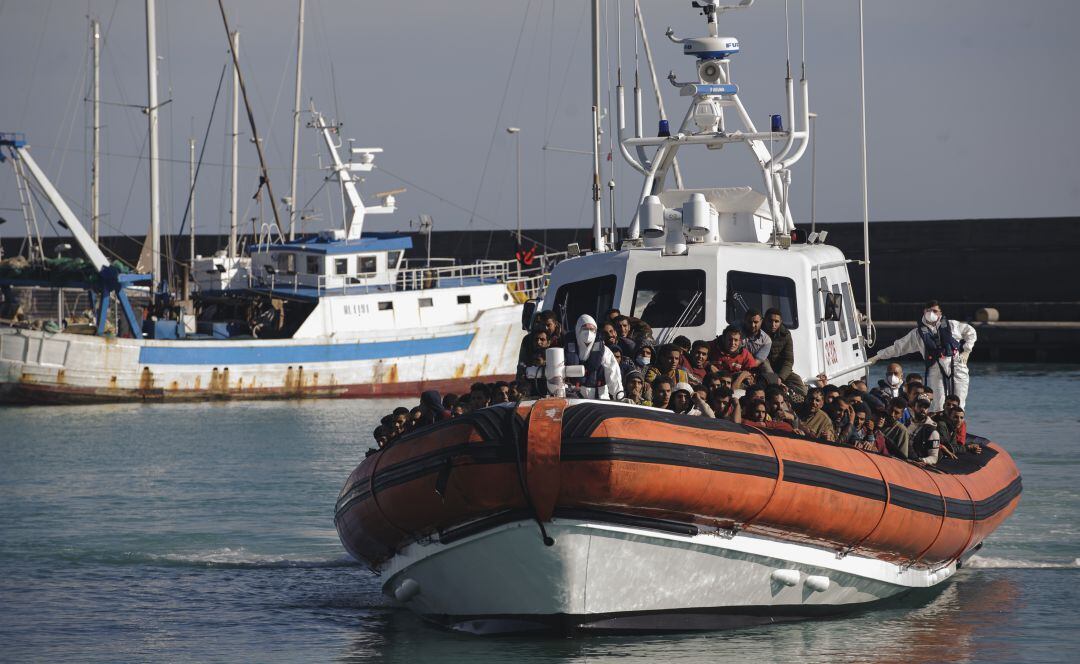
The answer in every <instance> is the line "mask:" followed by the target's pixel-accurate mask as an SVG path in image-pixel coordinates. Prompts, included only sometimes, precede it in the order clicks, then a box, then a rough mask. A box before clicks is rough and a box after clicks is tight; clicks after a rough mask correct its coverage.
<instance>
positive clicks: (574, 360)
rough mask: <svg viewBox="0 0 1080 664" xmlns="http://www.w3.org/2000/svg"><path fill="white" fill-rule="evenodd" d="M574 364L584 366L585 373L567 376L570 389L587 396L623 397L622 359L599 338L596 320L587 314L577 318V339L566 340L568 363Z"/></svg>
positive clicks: (575, 335) (575, 331)
mask: <svg viewBox="0 0 1080 664" xmlns="http://www.w3.org/2000/svg"><path fill="white" fill-rule="evenodd" d="M574 364H580V365H583V366H584V367H585V376H584V377H582V378H567V379H566V385H567V387H568V388H569V391H570V393H575V392H576V393H577V395H579V396H581V397H582V398H584V399H611V400H614V401H618V400H621V399H622V397H623V384H622V371H620V370H619V363H618V362H617V361H616V360H615V355H614V354H613V353H612V352H611V351H610V350H608V348H607V346H605V345H604V344H603V343H602V342H600V341H598V340H597V339H596V321H595V320H594V319H593V317H592V316H590V315H588V314H582V315H581V316H580V317H579V318H578V319H577V324H576V325H575V326H574V341H571V342H570V343H568V344H566V365H567V366H571V365H574Z"/></svg>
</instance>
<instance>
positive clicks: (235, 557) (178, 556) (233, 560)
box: [72, 546, 359, 569]
mask: <svg viewBox="0 0 1080 664" xmlns="http://www.w3.org/2000/svg"><path fill="white" fill-rule="evenodd" d="M72 553H74V552H72ZM73 557H77V558H78V559H79V560H80V561H83V562H85V561H87V560H92V561H95V562H99V563H104V564H111V565H150V566H163V567H197V568H236V569H275V568H309V569H330V568H335V567H356V566H358V565H359V563H357V562H356V561H355V560H353V559H352V558H351V557H349V556H348V555H337V556H326V557H312V558H305V557H304V556H301V555H293V554H260V553H254V552H251V551H248V550H247V549H245V548H244V547H242V546H241V547H237V548H235V549H234V548H231V547H227V546H226V547H221V548H218V549H211V550H208V551H194V552H189V553H143V552H136V551H124V552H115V553H112V552H110V553H100V554H98V555H93V554H90V555H87V554H85V553H79V554H75V555H74V556H73Z"/></svg>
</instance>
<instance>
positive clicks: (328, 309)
mask: <svg viewBox="0 0 1080 664" xmlns="http://www.w3.org/2000/svg"><path fill="white" fill-rule="evenodd" d="M153 5H154V2H153V0H147V25H148V34H149V35H152V34H153V32H154V27H153V23H154V21H153ZM301 12H302V9H301ZM223 18H224V11H223ZM302 25H303V21H302V13H301V35H302ZM226 30H227V31H228V24H227V22H226ZM153 44H154V40H153V39H152V38H148V40H147V48H148V63H149V65H148V67H149V71H150V76H149V88H150V95H149V96H150V99H151V103H150V108H151V109H155V110H152V112H149V115H150V116H151V120H150V137H151V140H150V144H151V155H150V166H151V169H152V170H151V203H152V211H151V221H152V223H151V232H150V236H149V237H150V238H151V241H152V242H151V243H148V245H147V246H148V247H153V248H152V249H151V251H150V252H149V254H148V260H147V263H149V264H150V271H151V274H150V275H147V274H135V273H130V272H128V271H126V270H124V269H122V267H121V266H117V265H113V264H112V263H111V262H110V261H109V260H108V259H107V258H106V256H105V254H104V253H103V252H102V250H101V248H100V247H99V246H98V245H97V243H96V242H95V240H94V238H93V237H92V236H91V235H90V234H89V233H88V232H87V231H86V229H85V228H84V226H83V224H82V223H81V222H80V220H79V219H78V218H77V217H76V215H75V214H74V212H72V210H71V208H70V207H69V206H68V205H67V203H66V202H65V201H64V200H63V197H62V196H61V195H60V193H59V191H58V190H57V188H56V187H55V186H53V184H52V183H51V182H50V181H49V178H48V176H47V175H46V174H45V173H44V171H43V170H42V169H41V168H40V167H39V166H38V164H37V163H36V161H35V160H34V158H33V155H32V154H31V151H30V146H29V145H28V143H27V139H26V137H25V136H24V135H22V134H15V133H13V134H3V135H0V152H2V153H6V157H7V158H10V159H11V160H12V161H13V163H14V164H15V165H16V168H15V172H16V174H17V176H19V178H20V192H21V191H23V189H24V188H26V189H29V188H30V187H33V188H35V189H36V190H37V191H39V192H40V193H41V195H42V196H43V198H44V199H46V200H48V201H49V203H51V205H52V206H53V207H54V208H55V209H56V211H57V213H58V214H59V216H60V218H61V219H62V222H61V223H62V225H63V226H64V227H65V228H68V229H69V230H70V231H71V233H72V236H73V238H74V240H75V242H76V243H77V244H78V247H79V248H80V249H81V250H82V252H83V254H84V255H85V257H86V261H87V264H86V265H85V266H83V269H81V270H76V271H75V272H76V273H75V274H66V275H61V276H58V275H57V274H56V273H55V272H52V273H50V271H49V270H47V269H45V267H46V266H45V265H44V264H43V263H44V262H45V261H44V257H43V256H42V257H41V259H42V260H41V261H39V262H40V263H42V264H39V265H32V266H30V267H29V269H26V270H16V271H15V272H14V274H7V273H5V274H3V275H0V277H3V278H0V285H3V286H4V299H5V302H4V308H5V309H6V310H9V311H10V312H11V317H10V318H8V319H4V320H0V401H8V402H19V403H30V404H37V403H80V402H103V401H124V400H163V401H174V400H201V399H258V398H297V397H303V398H309V397H367V396H405V395H413V394H416V393H417V392H418V391H421V390H425V389H439V390H443V391H454V392H458V391H465V390H467V389H468V386H469V385H470V384H471V383H472V382H474V381H476V380H488V381H491V380H500V379H501V380H512V379H513V378H514V374H515V370H516V366H517V357H518V350H519V344H520V340H521V338H522V336H523V333H522V331H521V330H520V324H521V316H522V312H523V303H524V302H525V301H526V300H528V299H530V298H534V297H536V296H538V295H539V294H540V293H541V292H542V290H543V287H544V284H545V282H546V276H547V273H548V271H549V270H550V267H551V265H553V264H554V262H555V261H557V259H558V257H559V256H558V255H555V254H544V255H535V256H530V259H529V263H528V264H523V263H522V262H521V261H519V260H516V259H510V260H485V261H478V262H475V263H472V264H467V265H461V264H458V263H457V261H456V260H454V259H452V258H438V257H436V258H431V256H430V232H429V233H428V244H429V247H428V256H427V257H426V258H425V259H409V258H407V257H406V252H407V251H408V250H409V249H410V248H412V237H411V236H410V235H408V234H404V233H378V232H370V231H366V230H365V229H364V222H365V219H366V218H367V217H368V216H369V215H376V214H390V213H393V212H394V211H395V209H396V200H395V195H396V194H399V193H401V190H395V191H389V192H383V193H381V194H376V195H375V198H376V199H377V203H376V204H374V205H372V204H368V203H367V202H365V200H364V198H363V197H362V196H361V193H360V185H361V183H362V182H363V180H362V177H363V176H365V175H366V174H368V173H370V172H372V171H373V170H375V168H376V165H375V160H376V158H377V157H378V155H379V154H380V153H382V149H381V148H377V147H372V148H360V147H353V146H352V144H351V143H350V144H349V146H348V147H347V148H344V147H343V141H342V139H341V137H340V135H339V134H340V125H338V124H335V123H332V122H330V121H328V120H327V119H326V118H324V117H323V116H322V114H320V113H319V112H318V111H317V110H316V109H315V108H314V106H312V107H311V109H310V114H309V115H310V118H311V121H310V125H309V126H310V127H311V128H312V129H313V130H314V131H315V132H317V133H318V135H319V136H320V140H321V142H323V143H324V145H325V147H326V150H327V155H328V157H329V166H328V169H327V170H328V180H330V181H333V182H336V183H337V184H338V186H339V187H340V189H341V198H342V207H343V215H342V224H341V227H339V228H329V229H326V230H323V231H320V232H318V233H309V234H302V235H299V236H295V235H294V234H293V233H292V231H291V229H290V230H289V231H288V232H287V233H286V232H285V229H284V228H282V227H279V228H278V229H277V233H276V235H275V232H274V230H273V229H272V228H270V226H269V225H266V229H265V230H264V232H262V233H260V236H259V240H258V241H257V242H256V243H254V244H253V245H252V246H250V247H249V248H248V251H247V254H248V255H242V254H241V252H240V251H239V250H238V248H237V246H236V219H235V216H236V215H235V210H236V208H237V204H236V200H235V198H236V177H235V173H236V169H235V163H236V157H235V154H236V153H235V147H236V146H235V136H236V135H237V134H238V129H237V126H236V118H237V116H238V103H239V102H238V98H239V92H240V91H243V79H242V78H241V76H240V69H239V66H238V61H237V59H236V35H235V33H230V46H231V48H232V53H233V65H234V85H233V92H234V94H233V114H232V115H233V131H232V134H233V136H234V146H233V165H234V167H233V187H232V190H233V199H234V200H233V204H232V209H233V215H232V216H233V220H232V232H231V236H230V242H229V247H228V250H227V251H226V250H223V251H221V252H218V253H217V254H215V255H213V256H206V257H200V256H194V251H192V254H193V256H192V261H191V263H190V277H191V278H190V283H191V285H192V286H193V289H194V293H193V295H192V296H191V297H190V298H183V299H184V303H185V304H186V305H187V306H179V303H178V302H177V300H180V299H181V298H180V297H177V296H173V295H170V294H168V293H165V292H164V291H163V290H162V289H160V288H159V276H158V271H159V269H160V258H159V257H160V245H159V244H158V242H159V240H158V237H159V234H158V232H157V223H156V219H157V214H156V207H154V206H156V200H157V195H156V191H157V190H156V178H155V176H154V172H155V171H154V169H156V158H155V155H154V150H155V147H154V146H156V144H157V138H156V127H157V125H156V120H155V119H154V115H155V114H156V102H154V101H153V100H155V99H156V76H155V75H154V71H155V68H156V61H157V58H156V54H155V52H154V51H153V48H154V46H153ZM298 61H299V58H298ZM298 66H299V65H298ZM298 76H299V71H298ZM297 85H298V89H299V79H298V82H297ZM297 94H298V95H299V93H297ZM298 99H299V97H298ZM245 103H246V95H245ZM248 110H249V112H248V115H249V118H250V117H251V114H250V109H248ZM297 118H299V113H297ZM252 131H253V133H254V132H255V128H254V125H252ZM255 135H256V136H257V134H255ZM253 142H254V143H255V145H256V146H257V147H258V146H259V143H260V141H259V140H255V141H253ZM343 150H347V153H346V154H344V155H342V152H343ZM259 156H260V163H261V164H262V173H263V177H262V178H261V182H262V183H268V182H269V176H268V175H267V171H266V166H265V162H264V161H263V159H262V153H261V148H259ZM3 158H4V156H3V155H2V154H0V159H3ZM193 172H194V171H193ZM294 174H295V150H294ZM294 183H295V175H294ZM262 186H264V184H260V189H261V187H262ZM266 186H268V184H267V185H266ZM192 187H193V188H194V179H193V184H192ZM294 187H295V184H294ZM267 194H268V196H269V198H270V200H271V201H273V193H272V191H269V190H268V191H267ZM95 207H96V206H95ZM274 209H275V215H276V204H275V207H274ZM428 230H429V231H430V223H429V225H428ZM192 249H194V236H192ZM58 285H59V286H63V287H66V288H68V289H79V290H84V291H86V292H88V293H89V294H90V301H91V309H92V311H91V312H90V316H89V320H88V322H86V323H84V324H82V325H71V326H66V327H65V326H64V325H65V321H64V320H62V319H63V316H62V315H61V316H58V318H60V320H56V321H55V322H47V323H46V324H45V325H35V324H33V322H32V321H25V320H20V319H19V317H18V316H17V315H16V312H17V309H18V306H17V305H18V303H17V302H16V301H15V299H16V297H15V296H16V294H17V291H16V289H18V288H20V287H27V286H44V287H54V288H55V287H57V286H58ZM147 286H149V288H147ZM132 289H141V292H140V294H141V296H142V297H143V299H144V300H145V299H146V297H147V296H148V295H149V296H150V298H151V300H150V302H149V303H148V304H147V305H146V306H145V307H138V306H133V305H132V302H131V300H130V299H129V294H130V293H131V292H132Z"/></svg>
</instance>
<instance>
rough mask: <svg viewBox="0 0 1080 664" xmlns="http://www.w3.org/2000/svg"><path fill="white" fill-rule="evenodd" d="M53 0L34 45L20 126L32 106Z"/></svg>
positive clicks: (47, 6)
mask: <svg viewBox="0 0 1080 664" xmlns="http://www.w3.org/2000/svg"><path fill="white" fill-rule="evenodd" d="M52 6H53V3H52V0H49V4H48V5H46V6H45V17H44V18H43V19H42V21H41V31H40V32H38V36H37V45H36V46H34V59H33V60H32V61H31V62H30V80H29V81H28V83H27V85H26V86H24V89H25V90H26V96H25V97H24V98H23V107H22V111H20V113H19V126H25V124H26V111H27V110H28V108H29V106H30V97H31V96H33V95H32V94H31V93H32V92H33V91H34V82H35V80H36V79H37V64H38V61H39V60H41V46H42V44H43V43H44V42H45V30H46V28H48V26H49V16H50V15H51V14H52Z"/></svg>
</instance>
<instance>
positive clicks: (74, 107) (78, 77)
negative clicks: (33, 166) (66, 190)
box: [46, 58, 87, 180]
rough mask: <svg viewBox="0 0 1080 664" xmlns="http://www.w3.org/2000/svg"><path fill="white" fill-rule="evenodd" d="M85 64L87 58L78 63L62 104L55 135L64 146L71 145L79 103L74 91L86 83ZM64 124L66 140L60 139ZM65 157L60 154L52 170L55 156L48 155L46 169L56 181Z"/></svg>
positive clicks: (65, 161) (61, 174)
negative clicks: (56, 167)
mask: <svg viewBox="0 0 1080 664" xmlns="http://www.w3.org/2000/svg"><path fill="white" fill-rule="evenodd" d="M86 64H87V58H82V59H80V61H79V69H78V71H76V72H75V81H74V83H72V86H71V91H70V92H69V93H68V99H67V102H66V103H65V104H64V114H63V117H62V119H61V120H60V123H61V124H60V127H59V130H58V135H57V142H63V144H64V145H71V135H72V133H74V130H75V117H76V116H77V115H78V112H79V111H78V109H79V102H78V101H77V100H76V99H75V97H76V96H77V95H76V94H75V93H76V91H79V92H81V91H82V88H83V85H84V84H85V83H86V78H87V77H86ZM68 113H70V114H71V119H70V120H68ZM64 124H67V138H62V137H63V134H64V126H63V125H64ZM66 157H67V155H66V154H64V153H60V165H59V168H58V169H56V170H54V169H53V167H52V165H53V159H54V158H55V155H49V160H48V162H47V165H46V169H47V170H48V171H49V172H50V173H56V179H57V180H59V179H60V178H61V177H63V172H64V164H65V163H67V158H66Z"/></svg>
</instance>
